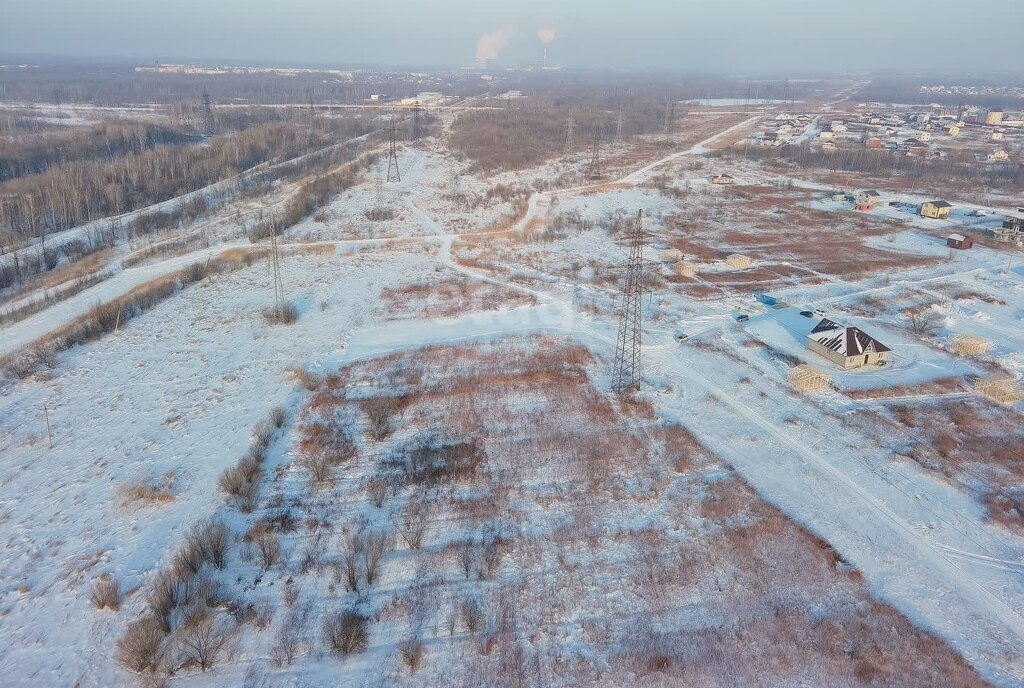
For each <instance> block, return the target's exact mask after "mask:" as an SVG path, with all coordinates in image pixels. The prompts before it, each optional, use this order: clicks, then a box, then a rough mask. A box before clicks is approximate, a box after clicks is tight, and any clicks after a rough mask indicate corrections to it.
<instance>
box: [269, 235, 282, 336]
mask: <svg viewBox="0 0 1024 688" xmlns="http://www.w3.org/2000/svg"><path fill="white" fill-rule="evenodd" d="M280 255H281V253H280V250H279V249H278V247H277V229H276V228H275V229H274V230H273V231H271V232H270V269H271V271H272V273H273V276H272V278H273V281H274V317H275V318H277V321H278V322H280V321H281V320H282V319H283V317H282V316H283V315H284V283H283V282H282V281H281V262H280Z"/></svg>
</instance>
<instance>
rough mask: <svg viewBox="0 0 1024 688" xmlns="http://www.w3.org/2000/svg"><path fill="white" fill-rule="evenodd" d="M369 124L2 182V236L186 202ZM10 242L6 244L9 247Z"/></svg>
mask: <svg viewBox="0 0 1024 688" xmlns="http://www.w3.org/2000/svg"><path fill="white" fill-rule="evenodd" d="M369 128H370V125H369V123H368V122H366V121H364V120H347V119H337V120H331V121H330V122H325V123H324V124H323V125H322V126H318V127H307V126H298V125H295V124H285V123H274V124H266V125H261V126H257V127H254V128H252V129H249V130H246V131H242V132H238V133H233V134H226V135H222V136H216V137H214V138H212V139H210V140H209V141H208V142H207V143H206V144H205V145H167V146H160V147H157V148H153V149H150V150H142V151H139V152H137V153H129V154H127V155H123V156H121V157H119V158H116V159H113V160H80V161H75V162H71V163H67V164H63V165H54V166H51V167H49V168H48V169H47V170H46V171H45V172H43V173H42V174H34V175H29V176H24V177H19V178H16V179H11V180H8V181H7V182H5V183H3V184H0V199H2V204H0V232H2V233H5V234H8V235H10V236H9V239H14V240H18V239H26V238H30V237H37V236H42V235H44V234H48V233H52V232H57V231H61V230H64V229H68V228H71V227H75V226H77V225H80V224H83V223H85V222H89V221H91V220H95V219H98V218H102V217H107V216H111V215H119V214H122V213H125V212H129V211H131V210H135V209H138V208H142V207H146V206H149V205H152V204H154V203H160V202H162V201H165V200H168V199H170V198H174V197H176V196H180V195H183V194H186V193H189V192H192V191H196V190H198V189H201V188H203V187H204V186H207V185H209V184H213V183H215V182H219V181H222V180H225V179H228V178H230V177H233V176H235V175H237V174H239V173H240V172H243V171H244V170H247V169H249V168H252V167H254V166H256V165H259V164H261V163H266V162H271V161H274V160H282V159H288V158H293V157H297V156H299V155H302V154H305V153H308V152H311V151H313V150H316V149H318V148H322V147H324V146H327V145H330V144H331V143H334V142H336V141H337V140H339V138H344V137H348V136H359V135H361V134H363V133H366V132H367V131H368V130H369ZM5 243H6V242H5Z"/></svg>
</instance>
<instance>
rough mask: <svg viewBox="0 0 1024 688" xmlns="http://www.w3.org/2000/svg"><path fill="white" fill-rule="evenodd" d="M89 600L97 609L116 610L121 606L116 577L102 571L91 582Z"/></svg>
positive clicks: (119, 587)
mask: <svg viewBox="0 0 1024 688" xmlns="http://www.w3.org/2000/svg"><path fill="white" fill-rule="evenodd" d="M89 600H90V601H91V602H92V604H93V606H94V607H96V608H97V609H110V610H111V611H115V612H116V611H117V610H118V609H120V608H121V586H120V584H118V582H117V579H116V578H113V577H111V576H110V575H109V574H106V573H104V574H103V575H102V576H100V577H99V578H97V579H96V582H94V583H93V584H92V594H90V595H89Z"/></svg>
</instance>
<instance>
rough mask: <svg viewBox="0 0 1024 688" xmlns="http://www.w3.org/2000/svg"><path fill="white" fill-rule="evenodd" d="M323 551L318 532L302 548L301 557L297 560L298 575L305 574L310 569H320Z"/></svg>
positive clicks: (321, 539) (321, 540)
mask: <svg viewBox="0 0 1024 688" xmlns="http://www.w3.org/2000/svg"><path fill="white" fill-rule="evenodd" d="M323 550H324V543H323V538H322V536H321V535H320V533H319V532H318V533H316V534H315V535H314V536H313V538H312V539H311V540H309V541H307V542H306V544H305V545H303V547H302V556H301V557H300V559H299V573H301V574H306V573H309V572H310V570H312V569H317V568H320V567H321V566H322V565H323V562H322V558H323Z"/></svg>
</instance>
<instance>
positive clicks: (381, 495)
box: [366, 478, 389, 509]
mask: <svg viewBox="0 0 1024 688" xmlns="http://www.w3.org/2000/svg"><path fill="white" fill-rule="evenodd" d="M388 488H389V486H388V483H387V481H386V480H382V479H381V478H372V479H370V480H369V481H368V482H367V483H366V494H367V495H368V496H369V498H370V502H371V503H372V504H373V505H374V506H375V507H377V508H378V509H380V508H381V507H382V506H384V500H385V499H387V496H388Z"/></svg>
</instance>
